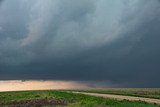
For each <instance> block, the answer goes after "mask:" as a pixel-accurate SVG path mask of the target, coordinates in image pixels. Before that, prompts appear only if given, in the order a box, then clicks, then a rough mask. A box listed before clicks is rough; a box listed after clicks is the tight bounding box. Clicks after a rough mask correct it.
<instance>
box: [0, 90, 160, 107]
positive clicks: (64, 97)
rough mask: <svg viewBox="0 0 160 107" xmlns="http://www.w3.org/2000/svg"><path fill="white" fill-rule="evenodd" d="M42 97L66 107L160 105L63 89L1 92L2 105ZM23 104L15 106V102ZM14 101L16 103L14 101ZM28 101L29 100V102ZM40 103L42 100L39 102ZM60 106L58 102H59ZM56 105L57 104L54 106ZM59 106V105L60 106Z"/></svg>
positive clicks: (37, 106) (155, 106) (1, 106)
mask: <svg viewBox="0 0 160 107" xmlns="http://www.w3.org/2000/svg"><path fill="white" fill-rule="evenodd" d="M35 99H37V100H40V101H43V102H44V101H45V100H41V99H46V100H51V99H56V100H57V101H56V102H58V103H61V102H63V103H64V102H65V104H60V105H61V106H65V107H160V106H159V105H156V104H148V103H145V102H141V101H127V100H123V101H117V100H114V99H105V98H100V97H93V96H87V95H82V94H72V93H67V92H61V91H25V92H3V93H0V107H10V106H11V104H12V106H11V107H21V106H24V105H23V103H22V102H24V101H27V100H29V101H31V100H35ZM15 101H16V102H20V103H16V104H21V105H17V106H13V104H15ZM12 102H14V103H12ZM27 103H28V102H27ZM38 103H40V102H38ZM52 106H53V105H48V106H47V105H45V106H44V105H43V103H42V104H39V105H35V107H52ZM57 106H58V104H57ZM54 107H55V106H54ZM58 107H59V106H58Z"/></svg>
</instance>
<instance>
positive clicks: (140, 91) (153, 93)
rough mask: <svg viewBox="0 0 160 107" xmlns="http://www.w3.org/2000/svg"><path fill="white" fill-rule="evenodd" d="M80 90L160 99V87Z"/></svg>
mask: <svg viewBox="0 0 160 107" xmlns="http://www.w3.org/2000/svg"><path fill="white" fill-rule="evenodd" d="M76 91H77V90H76ZM79 91H82V92H91V93H101V94H114V95H126V96H135V97H145V98H155V99H160V88H106V89H90V90H79Z"/></svg>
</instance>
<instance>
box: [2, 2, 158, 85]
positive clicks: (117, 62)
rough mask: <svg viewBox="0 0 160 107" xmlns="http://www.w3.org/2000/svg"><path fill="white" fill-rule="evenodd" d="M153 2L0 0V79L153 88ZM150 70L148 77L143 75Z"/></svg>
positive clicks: (155, 56)
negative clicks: (99, 81)
mask: <svg viewBox="0 0 160 107" xmlns="http://www.w3.org/2000/svg"><path fill="white" fill-rule="evenodd" d="M159 4H160V2H159V0H152V1H151V0H141V1H139V0H121V1H110V0H99V1H96V0H81V1H78V0H67V1H66V0H61V1H59V0H54V1H53V0H33V1H28V0H23V1H21V0H14V1H10V0H3V1H0V59H1V60H0V79H24V78H25V79H58V80H59V79H61V80H101V81H111V82H112V83H118V84H122V85H123V86H150V87H152V86H159V83H157V82H156V81H157V80H159V79H158V77H157V73H158V71H159V68H158V64H159V62H160V58H159V56H158V54H159V53H160V50H159V48H158V46H159V42H158V41H157V40H159V38H160V37H159V36H158V35H159V34H160V32H159V30H158V28H159V27H160V24H159V22H160V20H159V17H160V14H159V13H160V5H159ZM152 71H154V73H152V76H154V77H155V79H154V80H150V79H149V77H150V74H151V72H152ZM135 77H136V78H135ZM141 78H143V79H141ZM148 79H149V80H150V81H149V82H150V83H148V82H147V81H146V80H148ZM127 81H128V82H127ZM130 84H131V85H130Z"/></svg>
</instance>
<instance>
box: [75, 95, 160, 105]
mask: <svg viewBox="0 0 160 107" xmlns="http://www.w3.org/2000/svg"><path fill="white" fill-rule="evenodd" d="M73 93H79V94H85V95H91V96H97V97H103V98H113V99H116V100H124V99H125V100H130V101H144V102H148V103H155V104H160V99H153V98H143V97H133V96H124V95H111V94H98V93H86V92H73Z"/></svg>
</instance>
